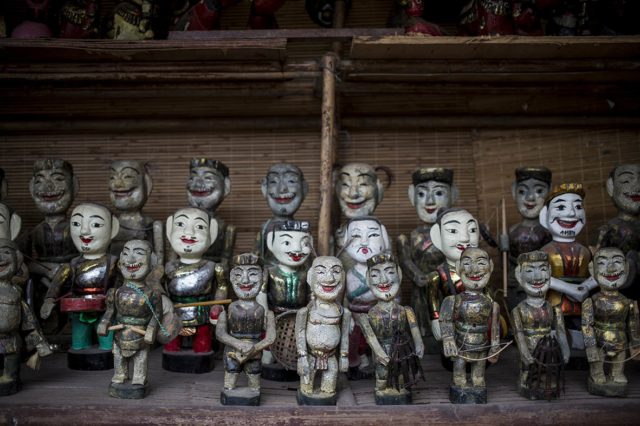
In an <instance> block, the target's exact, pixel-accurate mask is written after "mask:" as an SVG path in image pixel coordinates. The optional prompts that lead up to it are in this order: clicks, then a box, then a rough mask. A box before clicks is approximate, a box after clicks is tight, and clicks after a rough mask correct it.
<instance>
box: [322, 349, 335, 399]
mask: <svg viewBox="0 0 640 426" xmlns="http://www.w3.org/2000/svg"><path fill="white" fill-rule="evenodd" d="M327 363H328V367H327V369H326V370H325V371H324V372H323V373H322V383H321V385H320V390H321V391H322V392H327V393H333V392H335V391H336V384H337V383H338V360H337V359H336V357H335V356H332V357H330V358H329V359H328V360H327Z"/></svg>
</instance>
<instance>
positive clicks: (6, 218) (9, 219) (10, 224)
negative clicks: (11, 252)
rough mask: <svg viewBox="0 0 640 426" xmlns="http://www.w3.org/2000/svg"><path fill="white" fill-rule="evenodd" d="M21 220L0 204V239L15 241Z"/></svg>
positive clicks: (6, 206)
mask: <svg viewBox="0 0 640 426" xmlns="http://www.w3.org/2000/svg"><path fill="white" fill-rule="evenodd" d="M21 226H22V219H21V218H20V216H18V214H17V213H16V212H14V211H13V210H12V209H11V208H10V207H9V206H8V205H6V204H4V203H0V238H5V239H7V240H11V241H13V240H15V239H16V237H17V236H18V234H19V233H20V227H21Z"/></svg>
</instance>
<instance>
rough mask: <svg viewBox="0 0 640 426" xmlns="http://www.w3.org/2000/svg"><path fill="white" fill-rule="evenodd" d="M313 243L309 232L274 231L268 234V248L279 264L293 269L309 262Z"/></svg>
mask: <svg viewBox="0 0 640 426" xmlns="http://www.w3.org/2000/svg"><path fill="white" fill-rule="evenodd" d="M312 243H313V239H312V237H311V234H310V233H308V232H300V231H273V232H269V233H268V234H267V247H268V248H269V250H270V251H271V253H273V255H274V256H275V257H276V259H277V260H278V263H280V264H283V265H287V266H289V267H291V268H298V267H300V266H302V265H303V264H304V263H305V262H306V261H307V258H308V257H309V253H311V244H312Z"/></svg>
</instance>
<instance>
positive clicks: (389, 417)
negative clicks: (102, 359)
mask: <svg viewBox="0 0 640 426" xmlns="http://www.w3.org/2000/svg"><path fill="white" fill-rule="evenodd" d="M160 355H161V351H160V350H155V351H154V352H152V358H151V362H150V366H149V381H150V383H151V393H150V394H149V396H148V397H147V398H146V399H144V400H138V401H136V400H117V399H113V398H110V397H109V396H107V388H108V385H109V382H110V378H111V375H112V374H113V371H105V372H79V371H70V370H67V368H66V355H65V354H56V355H54V356H52V357H49V358H47V359H45V360H43V363H42V369H41V370H40V371H39V372H33V371H31V370H29V369H28V368H27V367H26V366H23V370H22V378H23V390H22V392H20V393H19V394H16V395H13V396H10V397H5V398H1V399H0V424H3V425H4V424H18V425H31V424H42V425H47V424H55V425H72V424H92V425H111V424H113V425H115V424H118V425H126V424H134V423H144V424H174V425H185V424H194V423H198V424H216V425H226V424H244V425H254V424H274V425H316V424H331V425H373V424H384V425H388V424H397V425H400V424H402V425H404V424H423V425H424V424H427V423H428V424H475V425H498V424H507V425H510V426H515V425H542V424H558V425H560V424H562V425H565V424H583V425H584V424H598V425H599V426H600V425H614V424H615V425H621V424H638V421H637V419H638V416H639V415H640V364H637V363H629V364H628V365H627V371H626V373H627V377H628V379H629V396H628V397H627V398H624V399H615V398H612V399H610V398H601V397H595V396H592V395H590V394H589V393H587V390H586V389H587V372H586V371H569V372H567V373H566V374H567V381H566V394H565V395H563V396H562V397H561V398H560V399H559V400H557V401H553V402H547V401H527V400H525V399H523V398H521V397H520V396H519V395H518V394H517V393H516V378H517V365H516V363H515V358H514V357H515V350H514V349H513V348H509V349H508V350H507V351H505V352H504V353H503V355H502V356H501V358H500V360H499V362H498V364H497V365H495V366H493V367H491V368H490V369H489V370H488V371H487V386H488V399H489V403H488V404H487V405H482V406H461V405H453V404H450V403H449V400H448V388H449V381H450V380H451V373H448V372H446V371H445V370H443V369H442V367H441V366H440V360H439V357H437V356H425V359H424V361H423V364H424V370H425V373H426V376H427V379H428V381H427V382H422V383H420V385H418V386H417V387H414V390H413V401H414V405H413V406H408V407H407V406H404V407H389V406H387V407H378V406H376V405H375V400H374V394H373V381H361V382H349V381H347V380H346V378H345V377H344V375H341V377H340V380H339V391H340V393H339V398H338V405H337V407H326V408H325V407H298V405H297V403H296V389H297V383H295V382H294V383H276V382H268V381H265V380H263V381H262V386H263V388H262V389H263V390H262V397H261V398H262V405H261V406H260V407H256V408H253V407H251V408H250V407H224V406H221V405H220V390H221V388H222V377H223V370H222V366H221V361H220V360H217V361H216V369H215V370H214V371H213V372H211V373H208V374H203V375H187V374H178V373H170V372H167V371H164V370H162V368H161V366H160V358H161V357H160ZM239 383H240V384H241V385H246V378H245V377H244V376H242V377H241V379H240V382H239ZM12 421H13V422H14V423H11V422H12ZM16 422H17V423H16Z"/></svg>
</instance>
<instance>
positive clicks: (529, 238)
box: [500, 167, 551, 310]
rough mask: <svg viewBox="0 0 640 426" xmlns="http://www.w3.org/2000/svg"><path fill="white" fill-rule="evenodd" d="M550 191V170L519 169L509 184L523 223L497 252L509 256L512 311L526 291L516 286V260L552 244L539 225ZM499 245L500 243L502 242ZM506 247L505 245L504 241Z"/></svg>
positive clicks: (549, 235)
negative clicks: (505, 253) (541, 212)
mask: <svg viewBox="0 0 640 426" xmlns="http://www.w3.org/2000/svg"><path fill="white" fill-rule="evenodd" d="M550 189H551V170H549V169H548V168H546V167H519V168H517V169H516V180H515V181H513V183H512V184H511V195H512V196H513V201H515V203H516V207H517V208H518V212H519V213H520V214H521V215H522V221H521V222H520V223H518V224H516V225H513V226H512V227H511V228H509V235H508V237H509V244H508V246H507V244H503V246H502V247H500V251H503V252H504V251H508V252H509V257H508V259H509V272H508V278H507V283H508V291H509V294H508V298H507V300H508V302H509V309H511V310H513V308H515V306H516V305H518V303H520V302H521V301H523V300H524V299H525V298H526V294H525V293H526V291H525V289H524V288H522V287H521V286H519V285H518V281H517V280H516V277H515V269H516V266H517V263H518V256H520V255H521V254H523V253H529V252H532V251H536V250H540V249H541V248H542V247H543V246H545V245H546V244H548V243H550V242H551V234H550V233H549V231H547V229H546V228H545V227H544V226H542V225H541V224H540V219H539V216H540V210H542V208H543V207H544V201H545V200H546V198H547V195H548V194H549V190H550ZM501 242H502V241H501ZM504 243H506V241H504Z"/></svg>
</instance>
